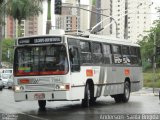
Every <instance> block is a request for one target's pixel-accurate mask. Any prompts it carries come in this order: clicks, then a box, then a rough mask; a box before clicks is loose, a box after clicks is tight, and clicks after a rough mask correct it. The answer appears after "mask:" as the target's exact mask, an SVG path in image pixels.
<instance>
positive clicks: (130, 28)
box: [97, 0, 152, 42]
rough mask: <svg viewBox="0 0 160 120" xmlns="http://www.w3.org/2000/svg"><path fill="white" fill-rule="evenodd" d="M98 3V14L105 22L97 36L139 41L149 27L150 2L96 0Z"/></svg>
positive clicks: (138, 0)
mask: <svg viewBox="0 0 160 120" xmlns="http://www.w3.org/2000/svg"><path fill="white" fill-rule="evenodd" d="M97 2H98V3H99V2H100V11H99V12H100V13H103V14H105V15H107V16H112V17H110V18H109V17H108V18H107V17H104V16H101V20H104V19H105V21H104V22H103V23H102V24H101V28H104V27H106V29H104V30H103V31H101V32H99V34H103V35H112V36H116V35H117V37H118V38H125V39H131V40H133V41H134V42H137V40H139V39H141V38H142V37H143V36H144V35H146V34H147V33H145V31H147V30H149V29H150V27H151V19H150V17H151V15H150V14H147V13H150V11H151V8H150V6H151V3H152V2H151V0H98V1H97ZM111 22H112V24H110V23H111Z"/></svg>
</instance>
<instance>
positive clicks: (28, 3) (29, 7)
mask: <svg viewBox="0 0 160 120" xmlns="http://www.w3.org/2000/svg"><path fill="white" fill-rule="evenodd" d="M41 2H42V0H10V2H9V3H8V4H7V6H6V13H7V15H9V16H12V17H13V18H14V19H15V20H18V36H21V32H20V25H21V21H22V20H26V19H27V18H29V17H32V16H38V15H39V14H40V13H42V5H41Z"/></svg>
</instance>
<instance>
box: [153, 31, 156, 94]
mask: <svg viewBox="0 0 160 120" xmlns="http://www.w3.org/2000/svg"><path fill="white" fill-rule="evenodd" d="M153 52H154V53H153V93H154V92H155V81H156V33H154V50H153Z"/></svg>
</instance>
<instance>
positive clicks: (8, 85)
mask: <svg viewBox="0 0 160 120" xmlns="http://www.w3.org/2000/svg"><path fill="white" fill-rule="evenodd" d="M13 85H14V84H13V75H10V76H9V79H8V81H7V85H6V87H7V88H8V89H9V88H13Z"/></svg>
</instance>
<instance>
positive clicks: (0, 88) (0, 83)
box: [0, 74, 3, 90]
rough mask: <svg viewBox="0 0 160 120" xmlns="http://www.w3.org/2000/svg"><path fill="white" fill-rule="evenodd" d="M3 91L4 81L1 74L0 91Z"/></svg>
mask: <svg viewBox="0 0 160 120" xmlns="http://www.w3.org/2000/svg"><path fill="white" fill-rule="evenodd" d="M2 89H3V82H2V79H1V74H0V90H2Z"/></svg>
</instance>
